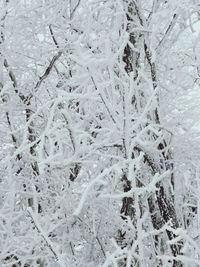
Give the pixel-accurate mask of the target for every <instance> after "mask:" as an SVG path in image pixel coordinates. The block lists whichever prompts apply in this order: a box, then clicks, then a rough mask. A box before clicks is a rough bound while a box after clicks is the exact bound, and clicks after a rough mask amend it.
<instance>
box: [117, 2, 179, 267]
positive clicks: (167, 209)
mask: <svg viewBox="0 0 200 267" xmlns="http://www.w3.org/2000/svg"><path fill="white" fill-rule="evenodd" d="M125 4H126V5H127V3H125ZM127 10H128V13H127V21H128V24H127V32H128V34H129V42H130V43H131V44H132V45H133V46H137V42H139V41H140V44H141V41H142V42H143V44H144V50H143V54H144V55H145V60H146V61H147V64H148V68H149V70H150V75H151V80H152V85H153V88H154V90H156V89H157V75H156V66H155V63H153V62H152V60H151V51H150V49H149V47H148V45H147V40H146V36H145V35H144V34H142V33H141V34H140V35H139V36H137V38H138V39H137V40H136V38H135V36H134V33H133V32H132V31H133V30H130V24H131V23H132V22H133V21H134V20H137V21H138V23H140V24H141V26H143V24H144V22H143V18H142V17H141V15H140V11H139V8H138V6H137V2H136V1H131V2H130V3H129V4H128V7H127ZM138 49H139V48H138ZM139 57H140V55H136V53H135V52H134V51H133V50H132V48H131V47H130V45H129V44H127V45H126V47H125V49H124V55H123V61H124V63H125V67H124V68H125V71H126V72H127V74H128V75H129V76H130V73H131V72H133V71H134V77H136V75H137V73H138V71H137V69H138V68H139V65H138V58H139ZM136 58H137V61H136ZM136 63H137V65H136ZM156 101H157V105H159V100H158V99H157V100H156ZM151 121H152V123H154V124H157V125H158V126H159V125H160V118H159V112H158V108H157V107H155V110H154V115H153V116H152V117H151ZM155 138H156V137H155ZM166 150H167V142H166V141H165V140H164V139H163V140H162V142H160V143H159V145H158V147H157V153H158V155H159V158H160V163H159V165H158V166H157V167H155V166H154V164H152V162H150V161H151V160H149V158H148V156H147V157H145V159H146V160H145V162H144V163H145V164H147V165H148V167H149V168H150V169H151V173H152V175H155V174H156V173H157V172H158V170H160V173H162V172H164V171H167V170H169V171H170V173H171V177H170V179H171V184H172V188H173V186H174V181H173V179H174V177H173V164H172V163H171V162H172V157H171V153H170V151H168V152H167V153H166ZM143 152H144V153H145V151H143ZM152 161H153V160H152ZM123 181H124V192H127V191H130V190H131V189H132V186H131V183H130V182H129V181H128V180H127V178H126V177H125V178H124V177H123ZM137 183H138V181H137ZM138 186H142V185H139V184H138ZM156 187H157V191H156V195H151V196H150V197H149V198H148V206H149V211H150V213H151V220H152V225H153V228H154V229H156V230H159V229H160V228H161V227H162V226H163V225H164V224H165V223H167V222H169V221H171V223H172V227H173V228H174V229H176V228H178V227H179V224H178V220H177V216H176V211H175V208H174V197H173V192H171V190H170V188H167V186H165V185H164V182H159V183H157V184H156ZM168 187H169V186H168ZM166 190H167V191H168V192H167V193H166ZM121 213H122V214H124V215H126V216H130V217H131V218H132V217H133V216H134V198H130V197H129V198H127V197H125V198H123V201H122V208H121ZM122 218H123V217H122ZM136 219H137V218H136ZM166 235H167V237H168V239H169V240H172V239H174V238H175V237H176V236H175V235H174V234H173V233H172V232H171V231H166ZM122 237H123V238H124V233H122V234H121V238H122ZM158 239H159V237H158V236H155V243H156V244H157V242H158V241H159V240H158ZM170 249H171V253H172V256H173V257H176V256H178V255H180V254H181V244H180V245H176V244H173V245H171V246H170ZM180 266H182V263H181V262H179V261H176V260H174V261H173V267H180Z"/></svg>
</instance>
